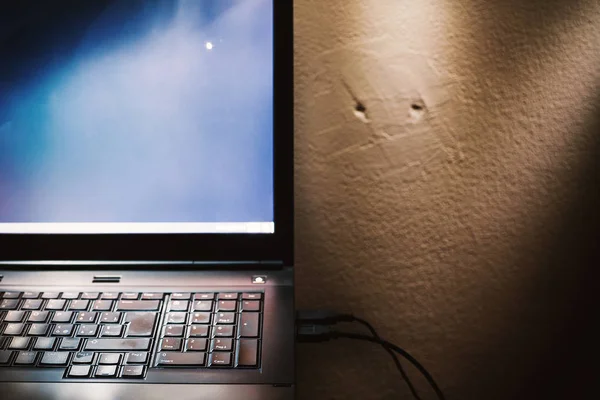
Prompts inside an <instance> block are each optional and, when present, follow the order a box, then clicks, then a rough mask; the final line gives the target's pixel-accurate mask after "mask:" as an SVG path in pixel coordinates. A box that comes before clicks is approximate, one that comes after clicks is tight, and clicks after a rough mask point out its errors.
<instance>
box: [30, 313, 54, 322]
mask: <svg viewBox="0 0 600 400" xmlns="http://www.w3.org/2000/svg"><path fill="white" fill-rule="evenodd" d="M49 316H50V313H49V312H48V311H33V312H32V313H31V314H29V318H27V322H46V320H48V317H49Z"/></svg>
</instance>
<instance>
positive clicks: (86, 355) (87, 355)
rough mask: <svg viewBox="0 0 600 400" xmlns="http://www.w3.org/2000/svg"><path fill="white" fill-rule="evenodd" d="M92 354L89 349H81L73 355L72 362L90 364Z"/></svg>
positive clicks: (92, 357) (92, 358)
mask: <svg viewBox="0 0 600 400" xmlns="http://www.w3.org/2000/svg"><path fill="white" fill-rule="evenodd" d="M94 354H95V353H92V352H91V351H81V352H79V353H75V355H74V356H73V361H72V362H73V364H91V363H92V362H93V361H94Z"/></svg>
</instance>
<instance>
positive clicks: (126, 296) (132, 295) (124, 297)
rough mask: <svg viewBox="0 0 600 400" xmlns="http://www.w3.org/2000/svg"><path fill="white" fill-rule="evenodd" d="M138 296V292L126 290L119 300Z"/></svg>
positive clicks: (132, 298) (135, 298)
mask: <svg viewBox="0 0 600 400" xmlns="http://www.w3.org/2000/svg"><path fill="white" fill-rule="evenodd" d="M139 297H140V294H139V293H134V292H128V293H123V294H122V295H121V300H137V299H138V298H139Z"/></svg>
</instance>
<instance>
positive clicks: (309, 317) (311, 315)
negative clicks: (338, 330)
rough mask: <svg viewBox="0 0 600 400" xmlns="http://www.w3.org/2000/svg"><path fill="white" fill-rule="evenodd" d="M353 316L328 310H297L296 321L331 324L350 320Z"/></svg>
mask: <svg viewBox="0 0 600 400" xmlns="http://www.w3.org/2000/svg"><path fill="white" fill-rule="evenodd" d="M353 320H354V316H352V315H350V314H340V313H337V312H335V311H329V310H298V311H297V312H296V322H298V323H300V324H313V325H333V324H336V323H338V322H352V321H353Z"/></svg>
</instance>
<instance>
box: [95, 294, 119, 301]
mask: <svg viewBox="0 0 600 400" xmlns="http://www.w3.org/2000/svg"><path fill="white" fill-rule="evenodd" d="M100 298H101V299H102V300H117V299H118V298H119V292H104V293H102V295H101V296H100Z"/></svg>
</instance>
